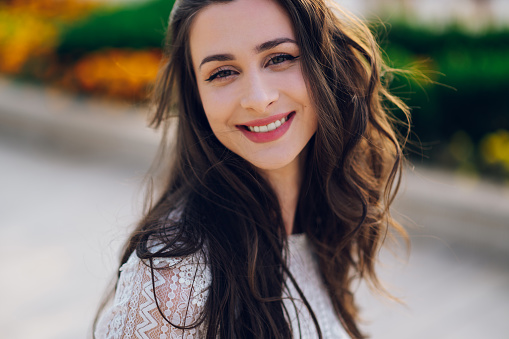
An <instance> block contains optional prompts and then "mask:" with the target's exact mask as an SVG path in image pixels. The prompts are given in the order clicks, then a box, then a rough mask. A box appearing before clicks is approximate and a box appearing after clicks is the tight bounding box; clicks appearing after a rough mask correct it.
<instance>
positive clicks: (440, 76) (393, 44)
mask: <svg viewBox="0 0 509 339" xmlns="http://www.w3.org/2000/svg"><path fill="white" fill-rule="evenodd" d="M376 29H378V33H379V34H380V32H384V33H383V34H385V36H384V37H383V39H382V40H383V41H382V48H384V49H385V51H386V53H387V57H388V59H389V60H390V63H391V65H392V66H393V67H396V68H403V69H412V68H413V69H415V68H417V69H419V70H420V71H422V72H423V73H424V74H425V75H427V76H428V77H429V78H430V80H431V82H429V81H425V80H423V78H419V77H416V79H405V78H402V77H400V78H396V79H395V80H394V81H393V82H392V84H391V88H392V90H393V92H394V93H396V94H399V95H400V96H402V97H404V98H407V100H406V102H407V104H408V105H410V106H411V107H412V108H413V111H412V119H413V132H414V136H415V137H414V142H416V143H422V146H423V155H424V157H423V159H424V161H427V160H426V158H430V159H431V160H432V161H433V162H439V163H441V164H445V165H447V166H450V167H453V168H457V169H460V170H463V171H465V172H477V173H479V172H482V173H488V174H490V175H492V176H496V177H499V178H508V177H509V159H507V160H503V158H500V161H499V162H496V161H486V156H485V155H484V153H485V152H486V147H481V142H482V140H484V139H485V138H486V137H488V136H490V135H492V134H494V133H500V132H497V131H500V130H502V131H509V100H508V99H509V30H498V31H486V32H482V33H471V32H468V31H467V30H465V29H462V28H460V27H458V26H450V27H446V28H443V29H441V30H436V29H433V28H432V27H422V26H416V25H413V24H409V23H401V22H399V23H393V24H392V25H390V26H386V28H383V27H380V26H378V28H376ZM414 148H415V147H414ZM421 157H422V155H421ZM505 162H507V163H505Z"/></svg>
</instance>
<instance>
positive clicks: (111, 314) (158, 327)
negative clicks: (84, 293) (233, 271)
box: [96, 253, 211, 338]
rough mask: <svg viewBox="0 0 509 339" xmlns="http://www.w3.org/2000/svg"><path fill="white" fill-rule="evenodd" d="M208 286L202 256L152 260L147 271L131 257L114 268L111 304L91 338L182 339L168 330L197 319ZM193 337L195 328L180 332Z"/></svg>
mask: <svg viewBox="0 0 509 339" xmlns="http://www.w3.org/2000/svg"><path fill="white" fill-rule="evenodd" d="M210 283H211V274H210V269H209V267H208V265H206V263H205V256H204V255H203V254H202V253H196V254H193V255H189V256H186V257H178V258H154V259H152V265H151V264H150V261H149V260H142V259H140V258H138V256H137V255H136V254H135V253H133V254H132V255H131V256H130V257H129V260H128V261H127V262H126V263H125V264H124V265H122V267H121V268H120V277H119V280H118V283H117V288H116V292H115V297H114V300H113V303H112V305H111V306H110V307H109V308H107V309H105V311H104V312H103V314H102V315H101V318H100V320H99V322H98V326H97V331H96V336H97V338H116V337H117V336H116V335H118V336H119V337H122V338H131V337H133V338H134V337H136V338H138V337H141V338H164V337H171V335H174V334H176V333H178V336H177V337H182V338H186V337H187V336H186V335H184V334H185V333H184V332H183V331H182V330H180V329H177V328H176V327H174V326H172V324H173V325H177V326H183V325H192V324H193V323H195V322H197V321H198V320H200V319H201V315H202V314H201V313H202V310H203V307H204V305H205V302H206V300H207V297H208V290H209V287H210ZM172 331H173V332H175V333H173V332H172ZM199 331H200V327H197V328H194V329H190V330H186V332H188V334H189V335H196V334H198V332H199ZM110 334H111V336H110ZM144 335H145V336H144ZM161 335H165V336H161Z"/></svg>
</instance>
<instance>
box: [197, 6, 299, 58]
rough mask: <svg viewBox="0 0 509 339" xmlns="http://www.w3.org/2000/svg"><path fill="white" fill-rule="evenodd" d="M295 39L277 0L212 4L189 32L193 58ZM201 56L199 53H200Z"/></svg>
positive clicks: (291, 27) (199, 16)
mask: <svg viewBox="0 0 509 339" xmlns="http://www.w3.org/2000/svg"><path fill="white" fill-rule="evenodd" d="M281 37H287V38H292V39H295V36H294V30H293V26H292V23H291V20H290V18H289V16H288V14H287V13H286V11H285V9H284V8H282V7H281V6H280V5H279V4H278V3H277V2H275V1H273V0H235V1H232V2H226V3H217V4H212V5H209V6H207V7H205V8H204V9H202V10H200V11H199V12H198V14H197V15H196V17H195V18H194V19H193V23H192V25H191V30H190V34H189V39H190V47H191V54H192V55H193V61H194V58H195V55H196V54H199V56H200V57H202V56H204V55H201V54H203V53H206V54H207V55H208V54H210V53H213V54H214V53H225V52H233V51H234V50H235V49H239V48H240V49H246V48H251V49H253V48H254V47H255V46H257V45H259V44H260V43H263V42H266V41H269V40H272V39H274V38H281ZM196 57H198V55H196Z"/></svg>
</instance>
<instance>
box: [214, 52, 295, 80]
mask: <svg viewBox="0 0 509 339" xmlns="http://www.w3.org/2000/svg"><path fill="white" fill-rule="evenodd" d="M297 58H299V56H296V57H294V56H292V55H290V54H286V53H281V54H278V55H275V56H273V57H272V58H270V59H269V61H268V62H267V64H266V65H267V66H271V65H272V66H277V65H279V64H281V63H283V62H285V61H294V60H295V59H297ZM277 59H283V60H282V61H280V62H276V60H277ZM234 72H235V71H234V70H232V69H229V68H227V69H222V68H219V69H217V71H216V72H214V73H213V74H212V75H211V76H210V77H209V78H208V79H205V81H208V82H211V81H214V80H215V79H223V78H227V77H229V76H231V75H233V73H234Z"/></svg>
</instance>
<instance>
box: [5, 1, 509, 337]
mask: <svg viewBox="0 0 509 339" xmlns="http://www.w3.org/2000/svg"><path fill="white" fill-rule="evenodd" d="M337 2H338V3H339V4H340V5H342V6H344V7H345V8H347V9H348V10H350V11H352V12H354V13H355V14H357V15H359V16H361V17H362V18H364V19H365V20H366V21H367V22H368V23H370V27H371V29H372V30H373V32H374V33H375V35H376V36H377V37H378V39H379V42H380V45H381V47H382V48H383V49H384V50H385V57H386V59H387V61H388V62H389V64H390V65H391V66H392V67H395V68H400V69H404V70H412V71H417V72H420V73H421V74H422V75H424V76H416V77H413V78H405V77H401V76H397V77H395V78H394V79H393V80H392V82H391V85H390V86H391V88H392V91H393V92H394V93H396V94H398V95H399V96H401V97H403V98H404V99H405V101H406V102H407V103H408V104H409V105H410V106H411V107H412V108H413V113H412V128H413V133H412V135H411V137H410V139H411V145H410V146H409V148H408V150H407V153H408V156H409V158H410V164H409V166H408V167H407V168H406V173H405V177H404V180H403V186H402V189H401V194H400V197H399V199H398V200H397V201H396V206H395V207H394V209H393V213H394V215H395V216H396V217H397V218H398V220H400V222H402V223H403V224H404V225H405V226H406V227H407V228H408V229H409V231H410V235H411V240H412V248H411V251H410V254H409V255H408V256H407V255H406V253H405V251H404V249H403V248H402V249H401V250H400V251H396V252H397V253H396V254H397V255H398V254H399V257H394V256H393V255H392V253H390V252H391V251H382V253H381V262H382V266H381V270H380V274H381V276H382V278H383V280H384V281H385V282H386V284H387V286H388V288H389V291H390V292H392V293H393V294H394V295H395V296H396V297H398V298H400V299H402V301H403V302H404V303H405V304H403V305H400V304H397V303H393V302H389V301H387V300H384V299H383V298H381V297H376V296H373V295H372V294H370V293H369V292H368V291H367V289H366V288H365V286H359V291H358V295H359V299H360V305H361V308H362V309H363V310H364V313H363V314H364V318H365V320H366V322H365V329H366V331H367V332H369V333H371V334H372V337H373V338H375V339H376V338H382V339H384V338H393V339H394V338H396V339H398V338H401V339H408V338H412V339H413V338H448V339H452V338H462V339H469V338H509V322H508V321H507V319H509V103H508V102H509V100H508V97H509V1H507V0H440V1H439V0H363V1H361V0H337ZM172 5H173V1H172V0H129V1H127V0H116V1H114V0H108V1H107V0H0V164H1V168H0V171H1V172H0V173H1V175H0V192H1V194H0V253H1V255H0V268H1V270H2V272H3V279H1V281H0V300H1V302H0V328H1V332H2V334H0V337H1V338H9V339H17V338H23V339H25V338H58V339H60V338H62V339H63V338H87V337H89V336H90V333H91V332H90V327H91V322H92V319H93V316H94V314H95V311H96V309H97V307H98V303H99V300H100V299H101V296H102V294H103V292H104V291H105V290H106V287H107V285H108V283H109V282H110V281H111V280H112V279H113V277H114V275H115V270H116V267H117V263H118V255H119V249H120V246H121V245H122V243H123V241H124V240H125V238H126V236H127V234H128V233H129V230H130V229H131V228H132V227H133V225H134V224H135V222H136V221H137V218H139V216H140V213H141V202H142V200H143V186H142V179H143V176H144V173H145V172H146V170H147V169H148V167H149V166H150V162H151V159H152V158H153V156H154V154H155V151H156V148H157V144H158V140H159V135H158V133H156V132H154V131H152V130H150V129H148V128H147V127H146V113H147V111H148V107H147V99H146V98H147V95H148V93H149V92H150V88H151V85H152V83H153V81H154V78H155V76H156V74H157V71H158V67H159V63H160V59H161V46H162V39H163V35H164V31H165V27H166V23H167V18H168V14H169V12H170V10H171V7H172Z"/></svg>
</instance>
